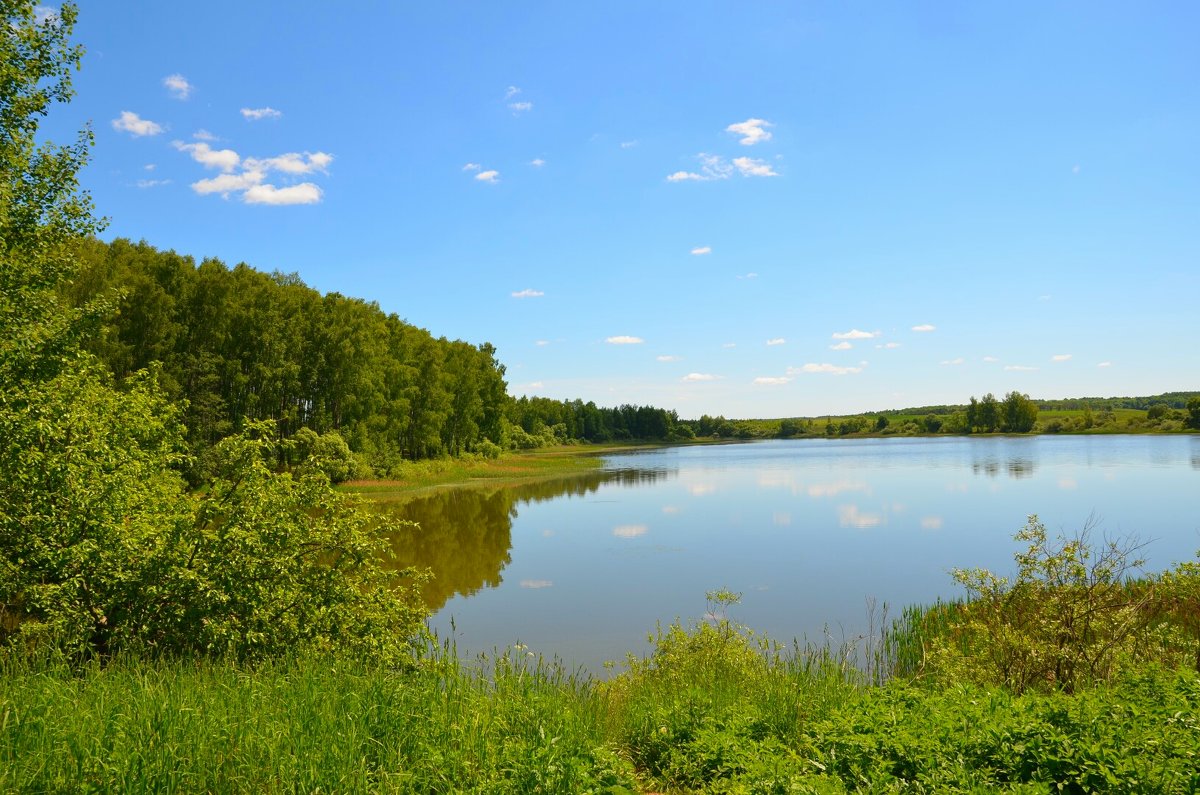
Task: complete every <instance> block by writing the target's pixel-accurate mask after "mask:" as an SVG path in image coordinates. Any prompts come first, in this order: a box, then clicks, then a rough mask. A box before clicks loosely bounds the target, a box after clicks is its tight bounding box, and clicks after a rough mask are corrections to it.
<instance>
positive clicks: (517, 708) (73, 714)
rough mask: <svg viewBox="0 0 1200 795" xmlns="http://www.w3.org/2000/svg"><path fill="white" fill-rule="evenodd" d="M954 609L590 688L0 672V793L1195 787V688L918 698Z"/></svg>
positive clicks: (537, 665)
mask: <svg viewBox="0 0 1200 795" xmlns="http://www.w3.org/2000/svg"><path fill="white" fill-rule="evenodd" d="M961 610H962V607H961V605H955V604H939V605H934V606H932V607H929V608H923V609H909V610H905V611H902V613H901V615H900V616H899V617H897V618H896V619H894V620H890V621H889V620H888V617H887V613H886V611H884V612H883V613H881V615H880V616H879V617H878V620H877V622H876V628H875V631H874V632H872V633H870V634H869V635H867V636H864V637H862V638H854V639H851V641H849V642H838V643H833V642H828V641H827V642H825V643H819V644H812V643H799V642H793V643H792V644H786V645H781V644H777V643H775V642H773V641H771V640H770V639H769V638H767V637H765V636H762V635H759V634H757V633H755V632H753V631H752V630H750V629H749V628H746V627H742V626H739V625H737V624H736V623H734V622H732V621H730V620H728V619H727V618H725V617H724V615H723V614H720V615H717V616H716V617H715V618H713V619H712V620H708V621H702V622H698V623H696V624H694V625H690V626H685V625H682V624H680V623H678V622H675V623H672V624H669V625H667V626H663V627H659V628H658V630H657V631H656V632H655V633H654V635H653V636H652V638H651V640H652V641H653V643H654V648H653V651H652V652H651V654H649V655H648V656H646V657H644V658H637V657H633V658H630V659H629V660H627V661H626V663H625V665H624V666H623V668H622V670H621V671H619V672H618V673H616V675H614V676H613V677H612V678H610V679H608V680H606V681H603V682H597V681H593V680H591V679H589V678H588V677H586V676H583V675H581V674H579V673H578V672H574V671H570V670H568V669H566V668H564V667H563V666H562V665H560V664H558V663H557V662H555V661H547V660H545V659H542V658H540V657H536V656H530V655H529V652H527V651H526V650H525V649H524V648H521V647H512V648H508V649H502V650H496V651H495V652H493V653H492V654H489V655H486V656H481V657H478V658H475V659H473V660H466V661H460V660H459V659H458V656H457V652H456V649H455V648H454V647H453V645H452V644H450V643H443V644H441V645H438V644H437V643H436V642H434V643H431V644H430V645H429V647H428V648H426V649H425V650H424V652H423V653H422V655H421V657H420V659H419V660H418V661H417V663H416V665H415V666H413V667H412V668H410V669H406V670H405V671H398V670H387V669H383V668H378V667H374V668H373V667H368V666H364V665H361V664H357V663H354V662H349V661H346V660H342V659H337V658H329V657H321V656H315V655H309V656H297V657H295V658H294V659H289V660H282V661H278V662H274V663H269V664H264V665H260V666H257V667H247V666H245V665H236V664H233V663H223V662H220V661H193V662H188V661H182V660H173V661H163V660H147V659H137V658H132V657H118V658H116V659H112V660H110V661H109V662H108V663H107V664H106V665H104V666H100V665H89V666H85V667H83V668H78V667H72V666H70V665H68V664H67V663H65V662H63V661H62V660H60V659H57V658H54V657H52V656H42V657H36V656H34V655H32V654H25V655H18V654H16V653H8V654H6V655H2V656H0V792H150V791H153V792H188V793H190V792H255V793H258V792H266V793H274V792H299V791H303V792H320V791H323V792H348V793H357V792H413V793H451V792H496V793H499V792H504V793H526V792H528V793H587V792H594V793H601V792H607V793H620V792H650V791H654V792H702V791H705V792H781V793H782V792H845V791H857V790H866V791H893V790H903V789H913V790H915V791H1006V790H1014V791H1015V790H1023V791H1048V790H1051V789H1055V788H1057V787H1059V786H1060V785H1061V787H1062V788H1063V789H1065V790H1067V791H1101V790H1102V791H1113V792H1118V791H1127V792H1140V791H1156V792H1192V791H1197V789H1198V788H1200V773H1198V772H1197V770H1198V768H1197V765H1196V764H1195V760H1196V759H1200V676H1197V674H1196V673H1195V672H1182V673H1176V672H1173V671H1169V670H1165V669H1162V668H1159V667H1156V666H1154V665H1144V666H1142V667H1139V668H1137V669H1131V670H1128V671H1126V672H1124V673H1122V674H1121V675H1120V676H1118V677H1116V678H1114V679H1113V681H1111V682H1108V683H1100V684H1097V685H1095V686H1091V687H1088V688H1086V689H1083V690H1080V691H1079V692H1077V693H1075V694H1074V695H1067V694H1065V693H1062V692H1046V693H1035V692H1030V693H1027V694H1024V695H1019V694H1016V693H1014V692H1013V691H1011V690H1008V689H1006V688H1003V687H990V686H986V685H982V684H977V683H972V682H970V681H966V680H962V681H953V680H946V679H944V678H942V679H938V678H936V677H928V676H921V675H920V674H922V671H923V670H924V669H923V666H924V659H925V655H926V654H927V649H928V648H929V647H930V644H931V643H932V642H933V641H934V640H936V639H937V638H938V637H946V636H948V635H950V636H952V635H953V632H954V630H955V628H956V627H957V626H958V623H959V622H960V621H961V620H962V615H961Z"/></svg>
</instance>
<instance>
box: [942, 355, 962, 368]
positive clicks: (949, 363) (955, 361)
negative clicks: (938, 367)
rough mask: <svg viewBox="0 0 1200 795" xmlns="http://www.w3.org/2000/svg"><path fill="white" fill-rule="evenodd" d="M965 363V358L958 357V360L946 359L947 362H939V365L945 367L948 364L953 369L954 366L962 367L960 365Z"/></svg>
mask: <svg viewBox="0 0 1200 795" xmlns="http://www.w3.org/2000/svg"><path fill="white" fill-rule="evenodd" d="M963 361H964V359H963V357H961V356H959V357H957V358H954V359H945V360H943V361H941V362H938V364H944V365H946V364H948V365H950V366H952V367H953V366H957V365H960V364H962V363H963Z"/></svg>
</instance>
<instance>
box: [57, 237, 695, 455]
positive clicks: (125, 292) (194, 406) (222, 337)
mask: <svg viewBox="0 0 1200 795" xmlns="http://www.w3.org/2000/svg"><path fill="white" fill-rule="evenodd" d="M66 297H67V298H68V299H69V300H70V302H71V303H73V304H74V305H75V306H86V305H89V304H94V303H95V302H97V301H107V302H108V303H109V305H110V311H109V312H107V313H105V315H104V317H103V320H102V323H101V325H100V328H99V330H98V332H97V333H96V334H94V335H93V336H92V337H91V338H90V340H89V341H88V343H87V344H88V348H89V350H90V352H91V353H93V354H94V355H96V356H97V357H98V358H99V359H100V360H101V361H102V362H103V363H104V364H105V365H106V366H107V367H108V369H109V370H111V371H112V373H113V375H114V376H115V377H116V378H117V379H118V380H122V379H125V378H127V377H128V376H129V375H131V374H132V373H135V372H137V371H139V370H143V369H146V368H150V367H152V366H153V367H157V368H158V381H159V384H160V385H161V386H162V388H163V389H164V391H165V392H166V394H167V395H168V396H169V397H170V398H171V399H172V400H173V401H175V402H176V403H178V404H179V405H180V406H182V410H183V421H184V424H185V426H186V428H187V437H188V442H189V445H190V446H191V448H192V449H193V450H194V451H196V452H197V453H198V454H199V459H200V461H201V462H202V461H203V453H204V451H206V450H208V449H210V448H211V447H212V446H213V445H215V444H216V443H217V442H218V441H220V440H221V439H223V438H225V437H227V436H229V435H230V434H233V433H236V432H238V431H240V430H241V429H242V428H243V427H244V426H245V424H246V423H248V422H253V421H258V420H272V421H273V422H274V423H275V429H276V434H277V435H278V438H279V439H280V440H284V439H291V440H292V441H293V442H294V444H292V445H291V446H283V447H281V448H280V450H281V453H280V455H281V456H282V457H283V458H285V459H286V458H287V457H288V456H290V457H291V458H292V459H294V460H296V461H299V460H303V459H304V458H305V457H306V456H307V453H308V451H309V450H310V449H311V448H312V447H313V445H322V446H323V447H324V448H325V449H326V450H327V451H333V452H336V451H337V450H338V449H339V448H342V449H344V450H345V451H346V454H347V455H349V459H348V472H347V474H349V475H350V476H358V477H371V476H386V475H387V474H388V473H389V472H392V471H394V470H395V469H396V467H397V465H398V464H399V463H400V462H401V461H404V460H415V459H422V458H432V457H438V456H444V455H461V454H463V453H467V452H473V453H480V454H483V455H486V456H495V455H498V454H499V453H500V451H501V450H504V449H509V448H521V449H524V448H531V447H539V446H543V445H546V444H554V443H566V442H570V441H589V442H604V441H610V440H627V439H638V440H651V441H666V440H673V439H676V438H685V437H690V436H691V435H692V434H691V429H690V428H688V427H687V426H685V425H681V424H680V422H679V418H678V416H677V415H676V414H675V413H674V412H672V411H666V410H664V409H659V408H653V407H650V406H628V405H626V406H620V407H617V408H600V407H597V406H596V405H595V404H594V403H591V402H588V403H584V402H583V401H580V400H575V401H554V400H549V399H546V398H536V397H535V398H521V399H519V400H514V399H513V398H512V397H510V396H509V395H508V392H507V385H506V383H505V380H504V365H502V364H501V363H500V362H499V361H498V359H497V357H496V350H495V348H494V347H492V345H490V344H488V343H482V344H478V345H475V344H471V343H468V342H463V341H461V340H449V339H447V338H445V337H436V338H435V337H434V336H433V335H432V334H430V333H429V332H428V331H426V330H425V329H421V328H418V327H416V326H413V325H412V324H410V323H407V322H405V321H404V320H402V319H401V318H399V317H397V316H396V315H395V314H388V313H385V312H384V311H383V310H381V309H380V308H379V306H378V305H377V304H375V303H373V302H368V301H363V300H361V299H357V298H347V297H345V296H342V295H340V294H338V293H329V294H326V295H322V294H321V293H319V292H318V291H317V290H314V289H313V288H311V287H308V286H307V285H305V284H304V282H303V281H301V280H300V278H299V277H298V276H296V275H294V274H281V273H273V274H266V273H263V272H261V271H257V270H255V269H253V268H251V267H249V266H247V265H245V264H239V265H236V266H235V267H232V268H230V267H228V266H226V265H225V264H224V263H222V262H220V261H219V260H215V259H205V260H202V261H201V262H200V263H198V264H197V263H196V261H195V260H194V259H192V258H191V257H186V256H181V255H179V254H176V253H174V252H169V251H160V250H158V249H156V248H154V247H152V246H150V245H148V244H146V243H144V242H143V243H132V242H130V241H128V240H122V239H118V240H115V241H113V242H112V243H104V242H101V241H99V240H96V239H91V240H89V241H87V243H86V245H84V247H83V250H82V254H81V256H80V273H79V275H78V276H77V278H75V279H74V280H73V281H72V282H71V284H70V287H69V293H68V295H67V296H66ZM289 450H290V452H288V451H289ZM280 463H283V464H286V463H289V462H288V461H286V460H284V461H281V462H280Z"/></svg>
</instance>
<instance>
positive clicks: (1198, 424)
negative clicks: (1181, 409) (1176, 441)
mask: <svg viewBox="0 0 1200 795" xmlns="http://www.w3.org/2000/svg"><path fill="white" fill-rule="evenodd" d="M1187 410H1188V419H1187V426H1188V427H1189V428H1195V429H1197V430H1200V397H1194V398H1191V399H1190V400H1188V402H1187Z"/></svg>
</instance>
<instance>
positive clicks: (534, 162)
mask: <svg viewBox="0 0 1200 795" xmlns="http://www.w3.org/2000/svg"><path fill="white" fill-rule="evenodd" d="M529 165H531V166H533V167H534V168H541V167H542V166H544V165H546V161H545V160H542V159H541V158H540V157H535V158H534V159H533V160H530V161H529Z"/></svg>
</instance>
